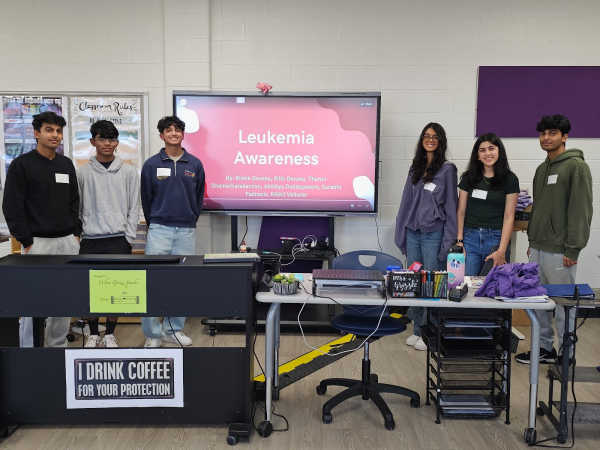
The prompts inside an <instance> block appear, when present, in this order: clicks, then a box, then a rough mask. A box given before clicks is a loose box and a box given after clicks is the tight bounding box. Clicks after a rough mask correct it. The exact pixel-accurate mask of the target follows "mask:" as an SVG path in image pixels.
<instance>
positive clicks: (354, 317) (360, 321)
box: [317, 250, 421, 430]
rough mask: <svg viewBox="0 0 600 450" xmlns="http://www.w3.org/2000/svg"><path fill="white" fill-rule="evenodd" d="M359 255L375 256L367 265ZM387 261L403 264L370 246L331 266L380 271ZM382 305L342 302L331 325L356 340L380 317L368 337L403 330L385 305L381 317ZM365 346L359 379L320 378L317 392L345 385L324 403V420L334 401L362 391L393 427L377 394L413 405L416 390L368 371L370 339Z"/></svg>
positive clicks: (416, 402) (328, 417)
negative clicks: (395, 396)
mask: <svg viewBox="0 0 600 450" xmlns="http://www.w3.org/2000/svg"><path fill="white" fill-rule="evenodd" d="M361 255H369V256H375V258H376V259H375V263H374V264H373V265H372V266H370V267H367V266H364V265H363V264H362V263H361V262H360V260H359V257H360V256H361ZM388 265H395V266H400V267H402V263H401V262H400V261H399V260H398V259H396V258H394V257H393V256H390V255H387V254H385V253H381V252H376V251H371V250H358V251H354V252H350V253H345V254H343V255H340V256H338V257H337V258H335V259H334V260H333V267H332V268H333V269H349V270H361V269H367V270H380V271H381V272H382V273H385V272H386V267H387V266H388ZM381 308H383V307H381ZM381 308H375V309H373V307H372V306H353V307H352V308H350V307H347V306H344V312H343V313H342V314H340V315H339V316H336V317H334V318H333V319H332V320H331V326H332V327H334V328H335V329H337V330H339V331H342V332H345V333H351V334H354V335H355V336H356V338H357V339H358V340H361V339H362V340H364V339H366V338H367V336H369V335H370V334H371V333H373V330H375V328H377V323H378V322H379V318H380V317H381V323H380V324H379V329H378V330H377V332H376V333H375V334H373V336H371V338H370V341H375V340H376V339H379V338H380V337H382V336H390V335H392V334H398V333H402V332H403V331H404V330H406V324H404V323H403V322H402V321H400V320H398V319H394V318H393V317H390V313H389V308H388V307H386V308H385V311H384V312H383V317H382V316H381ZM357 310H358V311H357ZM359 311H360V312H359ZM364 348H365V356H364V358H363V361H362V379H360V380H350V379H347V378H328V379H326V380H323V381H321V382H320V383H319V385H318V386H317V394H318V395H323V394H325V392H327V386H344V387H347V388H348V389H346V390H344V391H342V392H340V393H339V394H337V395H336V396H334V397H332V398H331V399H329V400H328V401H327V402H326V403H325V404H324V405H323V422H324V423H331V421H332V420H333V419H332V416H331V410H332V409H333V408H335V407H336V406H337V405H339V404H340V403H342V402H343V401H345V400H348V399H349V398H352V397H356V396H358V395H361V396H362V399H363V400H372V401H373V402H374V403H375V405H377V408H379V411H381V414H382V415H383V418H384V420H385V427H386V428H387V429H388V430H393V429H394V426H395V423H394V416H393V415H392V412H391V411H390V409H389V408H388V406H387V404H386V403H385V401H384V400H383V398H382V397H381V395H380V394H382V393H390V394H399V395H404V396H406V397H409V398H410V406H412V407H413V408H417V407H418V406H419V404H420V402H421V399H420V397H419V394H417V393H416V392H415V391H411V390H410V389H406V388H403V387H400V386H394V385H391V384H384V383H379V378H378V376H377V375H376V374H371V360H370V359H369V341H367V342H365V344H364Z"/></svg>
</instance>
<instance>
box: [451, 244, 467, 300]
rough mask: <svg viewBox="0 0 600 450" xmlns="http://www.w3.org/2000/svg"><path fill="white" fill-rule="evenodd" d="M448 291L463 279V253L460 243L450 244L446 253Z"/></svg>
mask: <svg viewBox="0 0 600 450" xmlns="http://www.w3.org/2000/svg"><path fill="white" fill-rule="evenodd" d="M447 270H448V292H450V289H452V288H455V287H458V285H459V284H461V283H463V282H464V281H465V253H464V249H463V248H462V247H461V246H460V245H452V247H451V248H450V252H449V253H448V262H447Z"/></svg>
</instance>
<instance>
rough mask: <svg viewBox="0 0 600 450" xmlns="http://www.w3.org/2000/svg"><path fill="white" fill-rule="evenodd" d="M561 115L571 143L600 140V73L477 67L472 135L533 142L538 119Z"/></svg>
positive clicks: (584, 69)
mask: <svg viewBox="0 0 600 450" xmlns="http://www.w3.org/2000/svg"><path fill="white" fill-rule="evenodd" d="M554 114H563V115H565V116H567V117H568V119H569V121H570V122H571V127H572V128H571V132H570V133H569V136H570V137H574V138H598V137H600V67H493V66H488V67H480V68H479V84H478V90H477V127H476V135H477V136H479V135H481V134H484V133H489V132H493V133H496V134H497V135H498V136H500V137H501V138H508V137H537V135H538V133H537V131H535V126H536V124H537V123H538V122H539V121H540V119H541V117H542V116H548V115H554Z"/></svg>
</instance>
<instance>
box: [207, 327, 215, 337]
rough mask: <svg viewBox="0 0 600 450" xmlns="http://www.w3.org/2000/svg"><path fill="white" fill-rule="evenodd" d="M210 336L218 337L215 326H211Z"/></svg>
mask: <svg viewBox="0 0 600 450" xmlns="http://www.w3.org/2000/svg"><path fill="white" fill-rule="evenodd" d="M208 335H209V336H216V335H217V327H216V326H214V325H211V326H210V328H209V329H208Z"/></svg>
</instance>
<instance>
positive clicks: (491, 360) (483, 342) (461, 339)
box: [421, 308, 518, 424]
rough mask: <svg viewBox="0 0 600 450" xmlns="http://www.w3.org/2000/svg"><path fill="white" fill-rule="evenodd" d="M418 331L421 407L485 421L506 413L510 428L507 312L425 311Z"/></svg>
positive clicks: (511, 346)
mask: <svg viewBox="0 0 600 450" xmlns="http://www.w3.org/2000/svg"><path fill="white" fill-rule="evenodd" d="M428 311H429V312H428V317H427V325H425V326H423V327H421V332H422V336H423V340H424V341H425V344H426V345H427V348H428V350H427V368H426V370H427V378H426V379H427V388H426V395H425V398H426V401H425V404H426V405H429V404H430V400H431V401H433V404H434V405H435V406H436V421H435V423H437V424H439V423H441V417H442V416H443V417H444V418H458V419H488V418H492V417H498V416H500V414H501V412H502V411H505V412H506V421H505V423H507V424H509V423H510V419H509V417H510V371H511V357H510V353H514V352H515V351H516V349H517V345H518V338H517V337H516V336H515V335H514V334H512V332H511V327H512V311H511V310H510V309H462V308H461V309H455V308H429V309H428Z"/></svg>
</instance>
